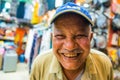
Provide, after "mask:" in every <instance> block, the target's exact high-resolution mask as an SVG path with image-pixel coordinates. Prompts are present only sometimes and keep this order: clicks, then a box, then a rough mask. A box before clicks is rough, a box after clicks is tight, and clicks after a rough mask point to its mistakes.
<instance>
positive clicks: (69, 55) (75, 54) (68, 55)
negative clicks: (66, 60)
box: [64, 53, 78, 57]
mask: <svg viewBox="0 0 120 80" xmlns="http://www.w3.org/2000/svg"><path fill="white" fill-rule="evenodd" d="M77 55H78V54H77V53H74V54H64V56H66V57H76V56H77Z"/></svg>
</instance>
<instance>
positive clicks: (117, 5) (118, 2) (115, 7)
mask: <svg viewBox="0 0 120 80" xmlns="http://www.w3.org/2000/svg"><path fill="white" fill-rule="evenodd" d="M111 9H112V12H113V13H119V14H120V0H112V6H111Z"/></svg>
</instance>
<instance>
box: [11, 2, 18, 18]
mask: <svg viewBox="0 0 120 80" xmlns="http://www.w3.org/2000/svg"><path fill="white" fill-rule="evenodd" d="M11 5H12V6H11V8H10V14H11V15H14V16H16V11H17V6H18V0H12V1H11Z"/></svg>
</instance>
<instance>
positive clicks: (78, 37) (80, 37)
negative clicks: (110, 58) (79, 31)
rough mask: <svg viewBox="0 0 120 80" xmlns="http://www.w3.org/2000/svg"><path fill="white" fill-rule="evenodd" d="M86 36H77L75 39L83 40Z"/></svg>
mask: <svg viewBox="0 0 120 80" xmlns="http://www.w3.org/2000/svg"><path fill="white" fill-rule="evenodd" d="M87 37H88V36H87V35H77V36H75V38H76V39H84V38H87Z"/></svg>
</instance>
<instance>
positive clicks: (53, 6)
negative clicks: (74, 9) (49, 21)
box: [47, 0, 55, 10]
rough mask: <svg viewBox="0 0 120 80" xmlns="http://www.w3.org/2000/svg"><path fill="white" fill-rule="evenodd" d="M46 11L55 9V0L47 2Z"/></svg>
mask: <svg viewBox="0 0 120 80" xmlns="http://www.w3.org/2000/svg"><path fill="white" fill-rule="evenodd" d="M47 3H48V10H52V9H55V0H47Z"/></svg>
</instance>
